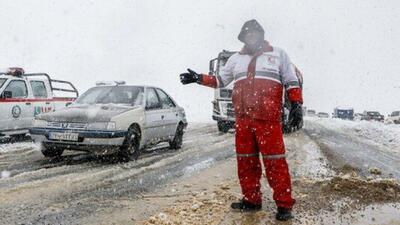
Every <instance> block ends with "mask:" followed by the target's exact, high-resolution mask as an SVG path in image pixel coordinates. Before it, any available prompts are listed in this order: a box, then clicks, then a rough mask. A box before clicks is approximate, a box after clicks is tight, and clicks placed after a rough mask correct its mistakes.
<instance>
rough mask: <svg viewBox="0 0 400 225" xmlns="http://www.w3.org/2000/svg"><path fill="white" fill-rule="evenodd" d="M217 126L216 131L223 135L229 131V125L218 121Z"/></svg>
mask: <svg viewBox="0 0 400 225" xmlns="http://www.w3.org/2000/svg"><path fill="white" fill-rule="evenodd" d="M217 126H218V130H219V131H221V132H223V133H228V131H229V129H231V124H230V123H229V122H226V121H218V123H217Z"/></svg>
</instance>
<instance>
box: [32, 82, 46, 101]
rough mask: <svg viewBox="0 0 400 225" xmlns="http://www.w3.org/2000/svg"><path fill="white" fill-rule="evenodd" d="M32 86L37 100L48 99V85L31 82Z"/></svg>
mask: <svg viewBox="0 0 400 225" xmlns="http://www.w3.org/2000/svg"><path fill="white" fill-rule="evenodd" d="M31 86H32V91H33V96H34V97H35V98H47V90H46V85H45V84H44V82H43V81H31Z"/></svg>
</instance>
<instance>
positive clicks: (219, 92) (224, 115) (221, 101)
mask: <svg viewBox="0 0 400 225" xmlns="http://www.w3.org/2000/svg"><path fill="white" fill-rule="evenodd" d="M235 53H236V52H234V51H226V50H223V51H222V52H220V53H219V54H218V57H217V58H215V59H212V60H210V64H209V69H210V71H209V74H211V75H218V74H219V71H220V70H221V69H222V67H223V66H224V65H225V63H226V62H227V61H228V59H229V57H230V56H232V55H233V54H235ZM296 75H297V78H298V79H299V83H300V87H302V85H303V76H302V75H301V73H300V71H299V70H297V69H296ZM232 90H233V82H232V83H231V84H229V85H228V86H226V87H223V88H216V89H215V92H214V100H213V101H212V105H213V114H212V118H213V120H215V121H217V126H218V130H219V131H221V132H224V133H226V132H228V131H229V129H231V128H233V127H234V124H235V112H234V108H233V103H232ZM285 95H286V92H285ZM289 110H290V103H289V101H288V99H287V97H286V96H285V99H284V104H283V106H282V111H283V115H282V121H283V131H284V132H291V131H294V129H292V128H291V127H290V126H289V124H288V122H289ZM302 126H303V125H300V128H301V127H302Z"/></svg>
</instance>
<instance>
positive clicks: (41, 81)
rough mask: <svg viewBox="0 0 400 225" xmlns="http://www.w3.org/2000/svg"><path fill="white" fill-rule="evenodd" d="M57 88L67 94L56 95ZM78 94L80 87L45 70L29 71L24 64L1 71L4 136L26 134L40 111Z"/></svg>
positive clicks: (0, 110) (0, 107)
mask: <svg viewBox="0 0 400 225" xmlns="http://www.w3.org/2000/svg"><path fill="white" fill-rule="evenodd" d="M56 86H61V87H56ZM65 87H67V88H65ZM55 92H60V93H64V96H63V97H56V95H55ZM65 93H67V94H65ZM68 93H69V94H68ZM68 95H69V97H68ZM77 96H78V91H77V90H76V88H75V87H74V86H73V85H72V84H71V83H70V82H67V81H62V80H53V79H51V78H50V76H49V75H48V74H45V73H31V74H25V73H24V70H23V69H22V68H10V69H8V71H7V72H1V73H0V113H1V116H0V138H2V137H5V136H9V137H15V138H21V137H24V136H25V134H27V133H28V131H29V128H30V127H31V126H32V124H33V119H34V117H35V116H36V115H38V114H41V113H46V112H50V111H54V110H57V109H59V108H62V107H65V106H67V105H68V104H70V103H71V102H72V101H74V100H75V98H76V97H77Z"/></svg>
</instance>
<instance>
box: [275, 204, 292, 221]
mask: <svg viewBox="0 0 400 225" xmlns="http://www.w3.org/2000/svg"><path fill="white" fill-rule="evenodd" d="M275 218H276V219H277V220H279V221H287V220H290V219H292V218H293V215H292V210H291V209H286V208H282V207H278V212H277V213H276V216H275Z"/></svg>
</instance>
